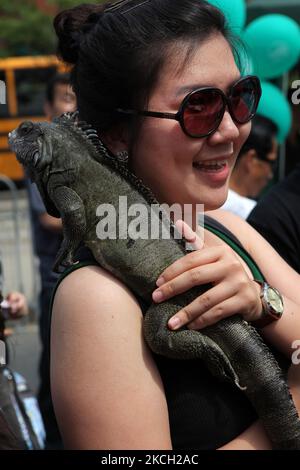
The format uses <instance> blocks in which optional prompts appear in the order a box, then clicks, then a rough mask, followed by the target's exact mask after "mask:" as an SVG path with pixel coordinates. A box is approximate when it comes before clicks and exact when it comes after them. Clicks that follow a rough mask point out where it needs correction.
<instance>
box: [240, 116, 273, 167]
mask: <svg viewBox="0 0 300 470" xmlns="http://www.w3.org/2000/svg"><path fill="white" fill-rule="evenodd" d="M277 132H278V127H277V126H276V124H275V123H274V122H273V121H271V119H269V118H267V117H264V116H261V115H259V114H257V115H256V116H255V117H254V118H253V120H252V128H251V132H250V135H249V137H248V139H247V140H246V142H245V143H244V145H243V147H242V149H241V151H240V154H239V157H238V158H241V157H242V156H243V155H244V154H245V153H247V152H249V150H255V151H256V153H257V156H258V157H259V158H262V159H263V160H264V159H265V158H266V155H267V154H268V153H270V152H271V150H272V147H273V139H274V137H276V134H277Z"/></svg>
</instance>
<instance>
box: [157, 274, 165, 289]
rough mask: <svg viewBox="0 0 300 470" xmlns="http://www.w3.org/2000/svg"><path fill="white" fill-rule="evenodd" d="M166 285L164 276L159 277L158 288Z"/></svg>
mask: <svg viewBox="0 0 300 470" xmlns="http://www.w3.org/2000/svg"><path fill="white" fill-rule="evenodd" d="M164 283H165V280H164V278H163V277H162V276H161V277H159V278H158V279H157V281H156V285H157V287H160V286H162V285H163V284H164Z"/></svg>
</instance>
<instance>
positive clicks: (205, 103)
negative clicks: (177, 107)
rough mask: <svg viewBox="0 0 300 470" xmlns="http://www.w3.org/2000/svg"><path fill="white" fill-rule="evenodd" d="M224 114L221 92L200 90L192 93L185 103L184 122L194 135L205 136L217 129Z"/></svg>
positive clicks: (188, 131)
mask: <svg viewBox="0 0 300 470" xmlns="http://www.w3.org/2000/svg"><path fill="white" fill-rule="evenodd" d="M223 114H224V101H223V98H222V95H221V93H218V91H215V90H199V91H195V93H192V94H191V95H190V96H189V97H188V99H187V101H186V102H185V103H184V105H183V123H184V127H185V130H186V132H187V133H188V134H189V135H190V136H192V137H203V136H206V135H208V134H209V133H210V132H212V131H213V130H215V129H216V128H217V127H218V126H219V124H220V121H221V119H222V117H223Z"/></svg>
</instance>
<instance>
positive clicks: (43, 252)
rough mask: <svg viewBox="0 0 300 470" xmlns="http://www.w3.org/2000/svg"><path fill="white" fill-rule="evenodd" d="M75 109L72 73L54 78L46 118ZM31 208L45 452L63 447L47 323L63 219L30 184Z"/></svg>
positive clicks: (47, 97) (49, 88)
mask: <svg viewBox="0 0 300 470" xmlns="http://www.w3.org/2000/svg"><path fill="white" fill-rule="evenodd" d="M75 109H76V97H75V94H74V92H73V91H72V88H71V86H70V75H69V73H65V74H57V75H55V76H54V77H53V78H52V79H51V80H50V82H49V83H48V85H47V91H46V102H45V105H44V111H45V115H46V117H47V119H48V120H52V119H53V118H55V117H58V116H60V115H61V114H63V113H66V112H72V111H75ZM27 183H28V184H27V187H28V195H29V206H30V212H31V219H32V227H33V244H34V251H35V254H36V256H37V257H38V259H39V269H40V278H41V292H40V299H39V300H40V302H39V303H40V316H39V327H40V337H41V343H42V352H41V359H40V366H39V373H40V389H39V394H38V401H39V406H40V409H41V413H42V416H43V420H44V424H45V428H46V448H48V449H55V448H60V447H61V439H60V434H59V431H58V427H57V424H56V419H55V415H54V411H53V406H52V400H51V394H50V383H49V374H48V336H47V332H48V321H49V307H50V302H51V297H52V292H53V288H54V286H55V284H56V281H57V278H58V276H57V274H55V273H54V272H53V271H52V266H53V263H54V260H55V257H56V254H57V251H58V249H59V247H60V244H61V242H62V223H61V219H57V218H55V217H52V216H51V215H49V214H48V213H47V212H46V208H45V206H44V203H43V202H42V199H41V196H40V194H39V191H38V189H37V187H36V185H35V184H31V183H30V182H29V181H27Z"/></svg>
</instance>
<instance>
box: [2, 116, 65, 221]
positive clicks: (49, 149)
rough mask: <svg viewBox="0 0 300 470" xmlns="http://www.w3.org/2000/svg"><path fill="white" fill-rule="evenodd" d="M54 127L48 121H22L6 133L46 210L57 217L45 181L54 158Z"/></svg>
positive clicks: (54, 125)
mask: <svg viewBox="0 0 300 470" xmlns="http://www.w3.org/2000/svg"><path fill="white" fill-rule="evenodd" d="M55 127H57V124H54V123H50V122H36V123H34V122H31V121H24V122H22V123H21V124H20V125H19V127H18V128H16V129H15V130H13V131H12V132H10V133H9V134H8V141H9V145H10V148H11V149H12V151H13V152H15V153H16V156H17V159H18V160H19V162H20V163H21V164H22V165H24V167H25V168H26V170H27V174H28V176H29V177H30V178H31V180H32V181H34V182H35V183H36V184H37V187H38V189H39V192H40V194H41V197H42V199H43V202H44V204H45V206H46V209H47V212H48V213H49V214H51V215H53V216H55V217H59V212H58V211H57V209H56V207H55V206H54V204H53V203H52V201H51V200H50V198H49V196H48V193H47V182H48V178H49V175H50V173H51V164H52V162H53V159H54V154H53V148H54V147H55V141H56V140H57V136H56V134H57V132H55V131H56V129H55ZM58 134H60V133H59V132H58Z"/></svg>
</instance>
